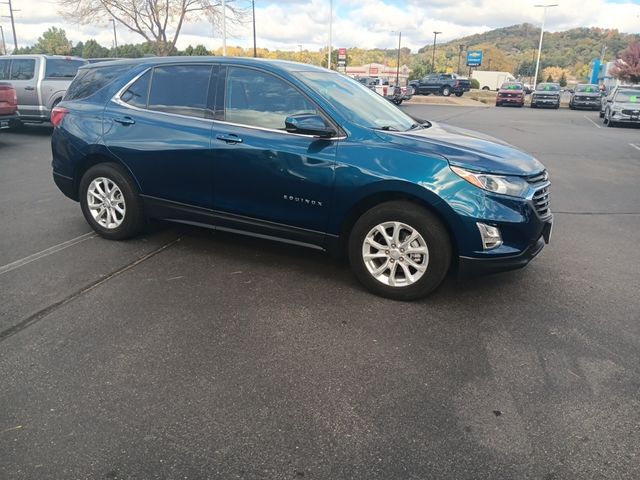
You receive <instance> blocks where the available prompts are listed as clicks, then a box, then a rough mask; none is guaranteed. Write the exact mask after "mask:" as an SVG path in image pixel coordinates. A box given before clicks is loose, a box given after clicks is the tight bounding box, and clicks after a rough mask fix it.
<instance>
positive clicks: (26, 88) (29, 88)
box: [24, 87, 36, 90]
mask: <svg viewBox="0 0 640 480" xmlns="http://www.w3.org/2000/svg"><path fill="white" fill-rule="evenodd" d="M24 89H25V90H35V89H36V87H24Z"/></svg>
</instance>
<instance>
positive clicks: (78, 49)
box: [71, 42, 84, 57]
mask: <svg viewBox="0 0 640 480" xmlns="http://www.w3.org/2000/svg"><path fill="white" fill-rule="evenodd" d="M82 50H84V43H82V42H78V43H76V44H75V45H74V46H73V48H72V49H71V55H73V56H74V57H81V56H82Z"/></svg>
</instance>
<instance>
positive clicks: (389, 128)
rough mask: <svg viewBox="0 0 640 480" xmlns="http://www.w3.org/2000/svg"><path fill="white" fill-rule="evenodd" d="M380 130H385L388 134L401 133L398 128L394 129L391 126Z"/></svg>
mask: <svg viewBox="0 0 640 480" xmlns="http://www.w3.org/2000/svg"><path fill="white" fill-rule="evenodd" d="M379 130H385V131H387V132H399V131H400V130H398V129H397V128H396V127H392V126H390V125H385V126H384V127H379Z"/></svg>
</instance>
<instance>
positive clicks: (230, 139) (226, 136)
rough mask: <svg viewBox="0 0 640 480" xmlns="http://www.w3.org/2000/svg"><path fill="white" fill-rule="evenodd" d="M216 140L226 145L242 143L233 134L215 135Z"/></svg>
mask: <svg viewBox="0 0 640 480" xmlns="http://www.w3.org/2000/svg"><path fill="white" fill-rule="evenodd" d="M216 138H217V139H218V140H222V141H223V142H227V143H242V139H241V138H240V137H239V136H237V135H236V134H234V133H229V134H220V135H216Z"/></svg>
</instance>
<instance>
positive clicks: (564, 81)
mask: <svg viewBox="0 0 640 480" xmlns="http://www.w3.org/2000/svg"><path fill="white" fill-rule="evenodd" d="M560 86H561V87H566V86H567V76H566V75H565V74H564V72H562V76H561V77H560Z"/></svg>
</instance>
